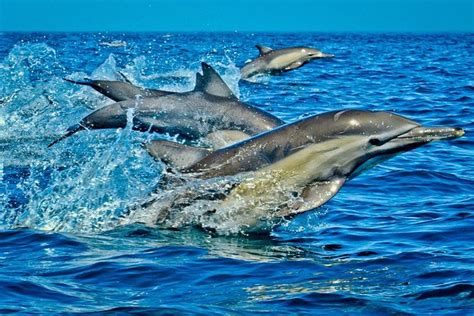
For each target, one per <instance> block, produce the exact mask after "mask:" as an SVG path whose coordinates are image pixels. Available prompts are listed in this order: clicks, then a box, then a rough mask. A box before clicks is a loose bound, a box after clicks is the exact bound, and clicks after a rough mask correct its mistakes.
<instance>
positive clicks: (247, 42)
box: [0, 33, 474, 315]
mask: <svg viewBox="0 0 474 316" xmlns="http://www.w3.org/2000/svg"><path fill="white" fill-rule="evenodd" d="M113 41H123V43H122V44H124V46H119V47H110V45H106V44H105V45H104V43H110V42H113ZM255 44H263V45H266V46H270V47H275V48H281V47H288V46H300V45H306V46H311V47H316V48H320V49H321V50H322V51H324V52H327V53H332V54H335V55H336V58H333V59H327V60H318V61H315V62H312V63H310V64H307V65H305V66H303V67H302V68H300V69H297V70H294V71H291V72H288V73H285V74H283V75H279V76H261V77H258V78H254V79H252V81H251V82H240V83H239V67H240V66H242V65H243V64H244V63H245V62H246V61H248V60H249V59H252V58H254V57H256V56H257V53H258V51H257V50H256V48H255V47H254V46H255ZM473 55H474V34H396V33H392V34H370V33H360V34H358V33H299V34H298V33H255V34H253V33H140V34H136V33H125V34H122V33H72V34H71V33H48V34H43V33H2V34H0V150H1V152H0V179H1V182H0V314H6V313H28V314H29V313H38V314H55V313H67V314H83V313H85V314H89V313H98V312H109V313H112V314H128V313H141V314H173V315H174V314H205V315H216V314H229V315H236V314H267V313H273V314H297V313H298V314H311V315H338V314H349V315H423V314H424V315H426V314H431V315H468V314H471V315H472V314H474V159H473V158H474V155H473V153H474V151H473V149H474V146H473V145H474V138H473V130H474V58H473ZM201 61H205V62H208V63H209V64H211V65H212V66H214V67H215V68H216V70H217V71H218V72H219V73H220V74H222V76H223V78H224V80H225V81H226V82H227V83H228V84H229V86H230V87H231V88H232V90H233V91H234V93H235V94H236V95H237V96H239V98H240V99H241V100H243V101H245V102H248V103H251V104H253V105H255V106H258V107H260V108H262V109H264V110H267V111H269V112H271V113H273V114H274V115H276V116H278V117H280V118H282V119H283V120H285V121H287V122H291V121H294V120H297V119H299V118H302V117H304V116H307V115H310V114H315V113H321V112H326V111H332V110H339V109H349V108H358V109H370V110H386V111H392V112H395V113H397V114H400V115H403V116H406V117H408V118H410V119H413V120H416V121H418V122H420V123H423V124H426V125H449V126H458V127H462V128H464V129H465V130H466V135H465V136H464V137H463V138H460V139H457V140H453V141H446V142H439V143H432V144H429V145H427V146H424V147H422V148H419V149H417V150H414V151H411V152H408V153H405V154H402V155H400V156H397V157H396V158H393V159H392V160H389V161H386V162H384V163H383V164H381V165H379V166H377V167H375V168H373V169H371V170H369V171H367V172H366V173H364V174H362V175H360V176H358V177H357V178H355V179H353V180H351V181H350V182H348V183H347V184H346V185H345V186H344V187H343V188H342V190H341V191H340V192H339V193H338V194H337V195H336V196H335V197H334V198H333V199H332V200H331V201H329V202H328V203H327V204H325V205H324V206H322V207H320V208H318V209H315V210H313V211H310V212H307V213H304V214H301V215H299V216H297V217H296V218H294V219H293V220H291V221H287V222H284V223H282V224H281V225H279V226H277V227H275V228H273V230H272V231H271V233H266V234H251V235H245V234H235V233H229V234H225V233H224V234H222V233H221V234H213V233H208V232H204V231H202V230H199V229H196V228H192V227H183V228H182V229H180V230H165V229H161V230H160V229H158V228H150V227H146V226H143V225H140V224H130V225H125V226H123V225H118V224H117V220H116V219H117V217H119V216H120V214H121V213H123V212H124V210H126V209H127V207H128V206H130V205H132V204H133V203H137V202H139V201H143V200H145V199H146V198H147V197H148V196H149V195H150V193H151V192H153V190H154V189H155V187H156V184H157V182H158V180H159V178H160V174H161V173H162V170H163V166H162V165H161V164H160V163H158V162H156V161H154V160H153V159H152V158H151V157H149V156H148V154H147V153H146V152H145V151H144V150H143V148H142V147H141V144H142V142H143V141H146V140H149V139H154V138H158V137H165V138H167V139H170V138H171V139H173V137H174V136H173V135H156V134H154V135H150V134H149V133H140V132H136V131H132V130H131V128H128V127H127V128H124V129H119V130H96V131H85V132H80V133H77V134H76V135H74V136H72V137H70V138H68V139H67V140H65V141H63V142H61V143H58V144H57V145H55V146H53V147H52V148H47V145H48V143H49V142H51V141H52V140H53V139H55V138H57V137H58V136H59V135H61V134H62V133H64V131H65V130H66V128H67V127H69V126H71V125H73V124H75V123H77V122H78V121H79V120H80V119H81V118H82V117H84V116H85V115H87V114H89V113H90V112H92V111H93V110H94V109H97V108H100V107H102V106H104V105H106V104H110V103H112V101H111V100H109V99H107V98H106V97H103V96H101V95H100V94H99V93H97V92H95V91H94V90H92V89H91V88H89V87H84V86H77V85H73V84H71V83H68V82H66V81H64V80H63V78H64V77H68V78H73V79H81V78H83V77H90V78H94V79H109V80H117V79H119V78H120V76H119V74H118V72H119V71H120V72H122V73H123V74H124V75H126V76H127V77H128V78H129V79H130V80H131V81H132V82H134V83H135V84H137V85H140V86H144V87H148V88H158V89H164V90H173V91H187V90H191V89H192V88H193V86H194V78H195V73H196V72H197V71H199V70H200V63H201Z"/></svg>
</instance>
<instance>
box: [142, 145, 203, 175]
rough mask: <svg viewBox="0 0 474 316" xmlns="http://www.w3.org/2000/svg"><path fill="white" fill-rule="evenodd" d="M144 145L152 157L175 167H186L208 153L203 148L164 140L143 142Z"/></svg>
mask: <svg viewBox="0 0 474 316" xmlns="http://www.w3.org/2000/svg"><path fill="white" fill-rule="evenodd" d="M144 146H145V148H146V150H147V151H148V153H149V154H150V155H151V156H152V157H153V158H155V159H158V160H161V161H163V162H164V163H167V164H171V165H172V166H174V167H176V168H177V169H184V168H187V167H189V166H191V165H192V164H194V163H195V162H197V161H199V160H200V159H202V158H204V157H205V156H207V155H209V153H210V151H209V150H207V149H205V148H198V147H192V146H187V145H183V144H178V143H175V142H170V141H166V140H153V141H151V142H149V143H146V144H144Z"/></svg>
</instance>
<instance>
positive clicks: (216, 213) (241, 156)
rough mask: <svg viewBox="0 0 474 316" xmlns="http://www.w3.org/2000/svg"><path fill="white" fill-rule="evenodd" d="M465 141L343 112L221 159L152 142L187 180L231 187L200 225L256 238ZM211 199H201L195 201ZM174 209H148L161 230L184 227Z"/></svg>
mask: <svg viewBox="0 0 474 316" xmlns="http://www.w3.org/2000/svg"><path fill="white" fill-rule="evenodd" d="M462 135H464V131H463V130H462V129H461V128H454V127H425V126H421V125H420V124H419V123H417V122H415V121H412V120H409V119H407V118H404V117H402V116H400V115H396V114H393V113H390V112H382V111H380V112H375V111H364V110H342V111H334V112H328V113H323V114H319V115H314V116H310V117H307V118H304V119H301V120H298V121H296V122H293V123H290V124H286V125H283V126H281V127H277V128H275V129H273V130H271V131H267V132H263V133H261V134H259V135H256V136H254V137H252V138H249V139H245V140H243V141H241V142H238V143H235V144H233V145H230V146H227V147H225V148H221V149H218V150H216V151H213V152H212V151H209V150H206V149H198V148H194V147H191V148H189V146H188V147H186V146H185V145H180V144H175V143H171V142H167V141H160V142H154V143H150V144H148V145H147V149H148V150H149V152H150V153H151V154H152V155H153V156H154V157H155V158H157V159H161V160H163V161H164V162H166V163H168V164H170V165H172V166H173V167H174V168H175V169H177V170H179V171H180V174H181V176H185V177H190V178H191V179H196V181H198V180H199V181H202V180H203V179H204V180H211V181H214V182H217V183H218V186H219V187H222V188H224V187H226V185H227V189H226V190H227V191H226V192H224V193H225V194H223V192H219V194H214V195H209V193H207V195H208V196H213V199H217V201H209V202H206V203H207V204H206V205H211V206H206V207H207V211H206V212H204V213H203V214H200V216H199V219H198V221H199V223H195V224H196V225H198V226H201V227H203V228H209V229H219V227H222V225H224V224H223V223H225V222H226V221H227V222H229V221H232V223H233V224H232V227H234V228H235V227H238V231H239V232H242V231H243V232H252V231H261V230H266V229H268V228H270V227H272V226H273V225H274V224H275V223H278V221H281V219H282V218H291V217H292V216H295V215H296V214H300V213H303V212H306V211H309V210H311V209H314V208H316V207H319V206H321V205H323V204H324V203H326V202H327V201H329V200H330V199H331V198H332V197H333V196H334V195H335V194H336V193H337V192H338V191H339V190H340V189H341V187H342V186H343V184H344V183H345V182H347V181H348V180H350V179H352V178H354V177H355V176H357V175H358V174H360V173H361V172H363V171H364V170H367V169H368V168H371V167H373V166H375V165H376V164H378V163H380V162H382V161H384V160H387V159H389V158H391V157H393V156H395V155H397V154H400V153H403V152H406V151H410V150H412V149H415V148H417V147H420V146H422V145H425V144H428V143H430V142H431V141H435V140H446V139H453V138H457V137H460V136H462ZM185 158H186V159H185ZM237 176H238V177H239V178H238V179H237V180H235V181H236V182H234V183H232V184H231V185H229V184H226V185H224V184H221V181H224V180H223V179H225V177H237ZM191 189H193V190H195V189H196V186H194V187H191ZM213 190H214V191H215V189H213ZM214 191H213V192H214ZM173 192H175V193H174V194H173V196H172V198H173V199H179V198H181V200H182V199H183V198H182V197H178V196H177V194H176V192H179V190H176V191H173ZM183 196H185V197H186V196H192V194H190V193H189V191H188V192H185V193H183ZM203 196H206V194H205V193H202V192H201V193H199V195H198V196H195V198H196V200H202V198H203ZM189 204H190V202H189V201H188V202H187V204H186V205H189ZM163 205H165V207H163ZM170 205H173V203H171V202H170V203H164V204H163V201H158V200H155V201H153V200H152V201H149V202H148V203H147V207H148V208H149V209H151V210H153V208H155V211H156V213H157V214H156V215H155V217H152V219H153V221H155V222H156V223H154V224H165V225H171V226H173V225H174V226H176V223H174V224H173V223H171V219H172V218H173V217H174V218H176V217H179V216H180V215H179V211H180V210H179V209H178V210H174V212H173V211H172V210H170ZM199 207H200V208H202V207H203V206H202V204H201V205H200V206H199ZM187 214H189V212H187ZM170 223H171V224H170Z"/></svg>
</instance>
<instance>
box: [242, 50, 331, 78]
mask: <svg viewBox="0 0 474 316" xmlns="http://www.w3.org/2000/svg"><path fill="white" fill-rule="evenodd" d="M256 47H257V49H258V50H259V52H260V56H258V57H257V58H256V59H254V60H252V61H251V62H249V63H247V64H245V65H244V66H243V67H242V69H241V70H240V75H241V78H242V79H248V78H250V77H252V76H255V75H258V74H265V73H269V74H278V73H282V72H285V71H290V70H293V69H297V68H300V67H301V66H303V65H304V64H306V63H308V62H310V61H312V60H314V59H318V58H330V57H334V55H332V54H325V53H323V52H321V51H319V50H317V49H314V48H310V47H289V48H282V49H275V50H273V49H271V48H270V47H266V46H262V45H256Z"/></svg>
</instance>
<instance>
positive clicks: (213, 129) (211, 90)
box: [48, 63, 284, 147]
mask: <svg viewBox="0 0 474 316" xmlns="http://www.w3.org/2000/svg"><path fill="white" fill-rule="evenodd" d="M202 70H203V74H202V75H201V74H199V73H197V74H196V86H195V88H194V90H193V91H190V92H184V93H175V94H169V95H165V96H162V97H154V98H143V99H137V100H125V101H121V102H117V103H113V104H110V105H107V106H105V107H103V108H101V109H99V110H96V111H95V112H92V113H91V114H89V115H88V116H86V117H85V118H84V119H82V120H81V121H80V122H79V124H76V125H73V126H71V127H69V128H68V130H67V132H66V134H64V135H63V136H61V137H60V138H58V139H57V140H55V141H53V142H52V143H51V144H49V145H48V147H51V146H52V145H54V144H55V143H57V142H59V141H60V140H62V139H65V138H67V137H69V136H71V135H73V134H75V133H76V132H78V131H81V130H85V129H107V128H124V127H125V126H126V125H127V113H129V114H132V116H133V121H132V123H133V126H132V128H133V129H134V130H138V131H143V132H146V131H149V132H158V133H170V134H178V135H180V136H182V137H183V138H185V139H188V140H195V139H199V138H201V137H204V136H209V135H210V136H213V137H211V138H216V137H215V133H217V134H225V133H226V132H227V131H229V133H231V132H230V131H233V132H234V133H232V137H231V138H232V139H233V140H237V139H238V140H241V139H243V138H246V137H248V135H254V134H258V133H261V132H263V131H267V130H270V129H272V128H274V127H276V126H279V125H282V124H283V123H284V122H283V121H282V120H280V119H279V118H277V117H275V116H273V115H271V114H270V113H267V112H266V111H263V110H261V109H259V108H257V107H254V106H251V105H249V104H246V103H244V102H241V101H239V100H238V99H237V97H235V96H234V94H233V93H232V91H231V90H230V88H229V87H228V86H227V85H226V83H225V82H224V81H223V80H222V78H221V77H220V76H219V74H218V73H217V72H216V71H215V70H214V69H213V68H212V67H211V66H209V65H208V64H206V63H202ZM235 131H237V132H240V134H239V135H240V136H239V137H238V138H237V139H235V137H236V132H235ZM237 134H238V133H237ZM223 136H226V135H223ZM217 138H220V139H227V138H229V137H217ZM224 144H226V143H224Z"/></svg>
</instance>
